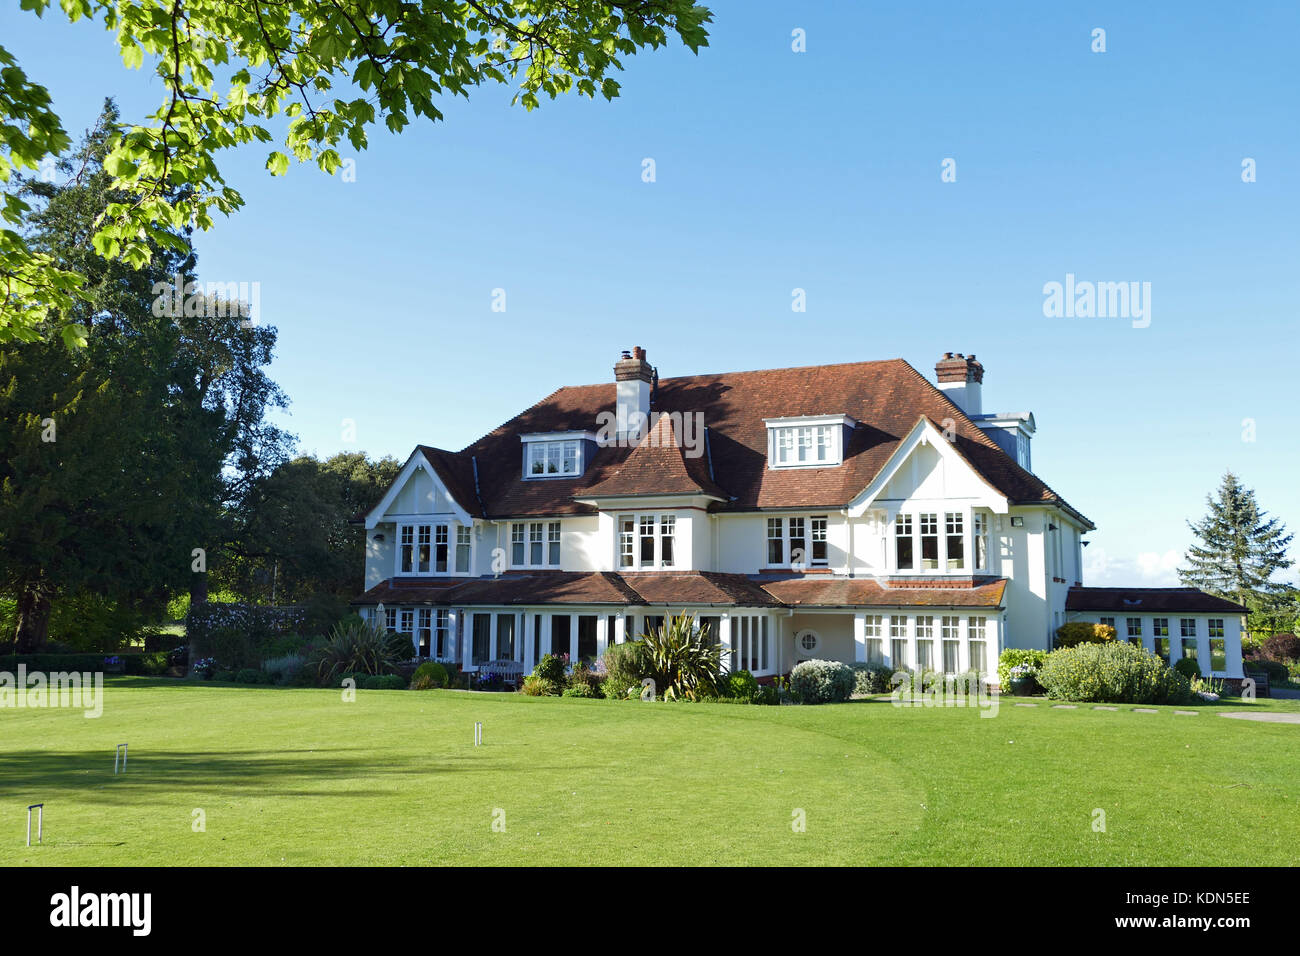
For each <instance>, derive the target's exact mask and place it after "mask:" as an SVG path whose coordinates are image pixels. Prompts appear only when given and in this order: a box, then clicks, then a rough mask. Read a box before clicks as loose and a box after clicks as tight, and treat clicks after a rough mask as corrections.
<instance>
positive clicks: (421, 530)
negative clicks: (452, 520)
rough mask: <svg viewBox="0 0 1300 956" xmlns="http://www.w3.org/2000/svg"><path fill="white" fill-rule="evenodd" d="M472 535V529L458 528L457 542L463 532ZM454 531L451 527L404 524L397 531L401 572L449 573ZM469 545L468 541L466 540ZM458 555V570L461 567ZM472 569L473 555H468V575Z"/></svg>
mask: <svg viewBox="0 0 1300 956" xmlns="http://www.w3.org/2000/svg"><path fill="white" fill-rule="evenodd" d="M462 531H463V532H466V533H468V531H469V529H468V528H464V527H462V528H458V530H457V542H458V543H459V541H460V534H461V532H462ZM450 533H451V532H450V528H449V526H448V525H447V524H445V523H444V524H403V525H399V526H398V528H397V545H398V546H397V573H398V574H446V573H447V570H448V559H449V554H450V551H449V548H450V539H449V537H448V536H449V534H450ZM466 541H467V543H468V539H466ZM459 563H460V562H459V555H458V556H457V565H458V566H457V568H456V570H457V571H462V569H461V568H460V567H459ZM468 570H469V556H468V552H466V558H465V567H464V569H463V571H464V572H467V571H468Z"/></svg>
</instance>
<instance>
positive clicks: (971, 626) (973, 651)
mask: <svg viewBox="0 0 1300 956" xmlns="http://www.w3.org/2000/svg"><path fill="white" fill-rule="evenodd" d="M987 638H988V628H987V621H986V620H985V619H984V618H982V617H969V618H967V619H966V643H967V644H968V645H969V646H970V669H971V670H973V671H974V672H975V673H977V674H987V673H988V653H987V652H988V645H987V644H985V641H986V640H987Z"/></svg>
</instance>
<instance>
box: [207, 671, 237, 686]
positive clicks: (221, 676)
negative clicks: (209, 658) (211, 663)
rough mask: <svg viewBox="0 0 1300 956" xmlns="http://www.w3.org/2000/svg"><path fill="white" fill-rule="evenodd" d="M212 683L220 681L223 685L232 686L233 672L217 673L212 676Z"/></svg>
mask: <svg viewBox="0 0 1300 956" xmlns="http://www.w3.org/2000/svg"><path fill="white" fill-rule="evenodd" d="M212 679H213V680H214V681H220V682H221V683H223V684H233V683H234V682H235V672H234V671H217V672H216V673H215V674H213V675H212Z"/></svg>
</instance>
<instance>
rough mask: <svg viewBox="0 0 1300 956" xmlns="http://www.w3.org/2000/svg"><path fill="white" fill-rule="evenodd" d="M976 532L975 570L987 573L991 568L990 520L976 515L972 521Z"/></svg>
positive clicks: (984, 516) (981, 515)
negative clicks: (989, 567)
mask: <svg viewBox="0 0 1300 956" xmlns="http://www.w3.org/2000/svg"><path fill="white" fill-rule="evenodd" d="M971 523H972V525H973V526H974V532H975V547H974V551H975V570H976V571H985V570H987V569H988V566H989V519H988V515H983V514H979V513H976V514H975V516H974V517H973V519H972V521H971Z"/></svg>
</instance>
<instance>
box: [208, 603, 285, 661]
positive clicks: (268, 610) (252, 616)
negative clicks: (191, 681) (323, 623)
mask: <svg viewBox="0 0 1300 956" xmlns="http://www.w3.org/2000/svg"><path fill="white" fill-rule="evenodd" d="M302 622H303V612H302V610H301V609H299V608H295V607H263V606H261V605H256V604H222V603H216V602H207V603H204V604H196V605H192V606H191V607H190V610H189V613H188V614H186V615H185V633H186V635H187V636H188V638H189V642H190V646H191V647H192V648H193V651H194V654H195V655H196V656H199V657H215V658H216V659H217V660H218V661H220V662H221V666H222V667H227V668H236V669H239V668H245V667H255V666H257V664H258V663H259V662H260V654H259V651H260V649H261V648H262V646H263V645H264V644H265V643H266V642H268V641H270V640H271V639H272V638H275V637H278V636H281V635H285V634H290V633H293V632H294V631H296V630H298V629H300V628H301V626H302Z"/></svg>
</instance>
